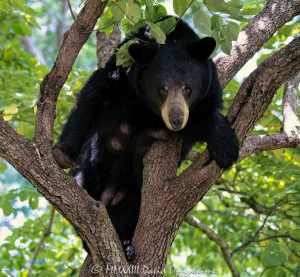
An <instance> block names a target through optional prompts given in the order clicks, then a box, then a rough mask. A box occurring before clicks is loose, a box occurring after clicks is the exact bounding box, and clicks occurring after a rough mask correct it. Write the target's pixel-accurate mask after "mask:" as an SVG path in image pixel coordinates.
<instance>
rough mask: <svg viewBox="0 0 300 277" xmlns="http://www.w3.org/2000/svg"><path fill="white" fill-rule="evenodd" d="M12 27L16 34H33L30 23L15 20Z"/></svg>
mask: <svg viewBox="0 0 300 277" xmlns="http://www.w3.org/2000/svg"><path fill="white" fill-rule="evenodd" d="M11 28H12V29H13V31H14V32H15V34H16V35H20V36H31V34H32V33H31V29H30V28H29V26H28V24H27V23H26V22H24V21H15V22H13V23H11Z"/></svg>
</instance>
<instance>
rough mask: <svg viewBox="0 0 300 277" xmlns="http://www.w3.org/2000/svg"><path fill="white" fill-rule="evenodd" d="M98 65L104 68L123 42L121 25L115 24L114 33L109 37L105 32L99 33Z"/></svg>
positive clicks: (97, 34)
mask: <svg viewBox="0 0 300 277" xmlns="http://www.w3.org/2000/svg"><path fill="white" fill-rule="evenodd" d="M96 36H97V65H98V67H104V66H105V64H106V63H107V62H108V60H109V58H110V57H111V55H112V54H113V53H114V51H115V49H116V48H117V46H118V45H119V43H120V42H121V29H120V24H115V25H114V28H113V31H112V32H111V34H110V35H109V36H108V37H107V36H106V33H105V32H101V31H97V33H96Z"/></svg>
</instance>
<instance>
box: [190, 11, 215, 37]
mask: <svg viewBox="0 0 300 277" xmlns="http://www.w3.org/2000/svg"><path fill="white" fill-rule="evenodd" d="M193 20H194V24H195V26H196V28H197V29H199V31H200V32H202V33H204V34H211V20H210V17H209V15H208V14H207V12H205V11H204V10H203V9H202V8H200V9H198V10H197V11H196V13H195V15H194V18H193Z"/></svg>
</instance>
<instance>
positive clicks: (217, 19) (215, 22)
mask: <svg viewBox="0 0 300 277" xmlns="http://www.w3.org/2000/svg"><path fill="white" fill-rule="evenodd" d="M222 24H223V19H222V17H221V16H218V15H213V16H212V17H211V29H212V30H218V29H220V27H221V25H222Z"/></svg>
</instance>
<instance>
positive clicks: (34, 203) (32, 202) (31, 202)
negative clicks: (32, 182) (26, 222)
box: [29, 196, 39, 210]
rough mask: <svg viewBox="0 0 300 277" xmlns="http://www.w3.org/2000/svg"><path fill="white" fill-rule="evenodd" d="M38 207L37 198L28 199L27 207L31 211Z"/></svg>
mask: <svg viewBox="0 0 300 277" xmlns="http://www.w3.org/2000/svg"><path fill="white" fill-rule="evenodd" d="M38 205H39V198H38V197H37V196H35V197H30V198H29V206H30V208H31V209H33V210H35V209H36V208H37V207H38Z"/></svg>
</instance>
